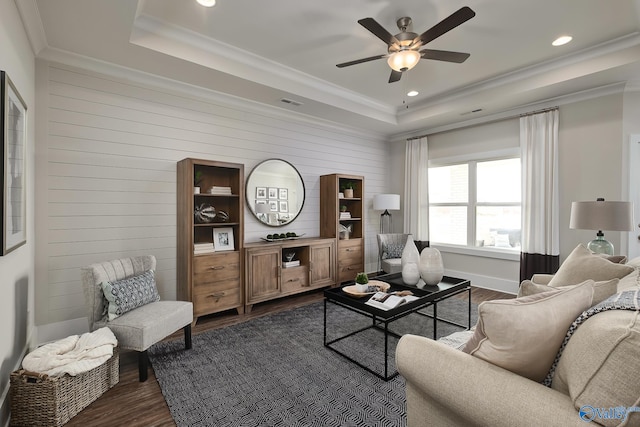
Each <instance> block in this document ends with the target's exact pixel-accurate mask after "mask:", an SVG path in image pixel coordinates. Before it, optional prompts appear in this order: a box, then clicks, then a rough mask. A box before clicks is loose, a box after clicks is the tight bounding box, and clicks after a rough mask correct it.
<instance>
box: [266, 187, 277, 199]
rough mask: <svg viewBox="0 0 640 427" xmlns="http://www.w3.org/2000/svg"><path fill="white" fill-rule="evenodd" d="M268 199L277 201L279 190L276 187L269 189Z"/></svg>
mask: <svg viewBox="0 0 640 427" xmlns="http://www.w3.org/2000/svg"><path fill="white" fill-rule="evenodd" d="M267 194H268V195H267V197H268V198H269V199H277V198H278V189H277V188H275V187H269V189H268V193H267Z"/></svg>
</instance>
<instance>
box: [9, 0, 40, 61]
mask: <svg viewBox="0 0 640 427" xmlns="http://www.w3.org/2000/svg"><path fill="white" fill-rule="evenodd" d="M14 3H15V4H16V7H17V8H18V13H19V14H20V19H21V20H22V25H23V26H24V29H25V32H26V33H27V38H28V39H29V44H31V50H32V51H33V54H34V55H35V56H38V54H39V53H40V52H41V51H42V50H43V49H45V48H46V47H47V46H48V44H47V36H46V34H45V32H44V26H43V25H42V19H41V18H40V12H39V11H38V5H37V3H36V0H14Z"/></svg>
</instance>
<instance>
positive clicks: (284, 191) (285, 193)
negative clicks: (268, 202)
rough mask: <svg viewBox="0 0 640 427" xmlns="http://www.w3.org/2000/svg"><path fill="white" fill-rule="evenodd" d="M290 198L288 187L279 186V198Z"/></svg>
mask: <svg viewBox="0 0 640 427" xmlns="http://www.w3.org/2000/svg"><path fill="white" fill-rule="evenodd" d="M288 198H289V189H287V188H279V189H278V199H280V200H287V199H288Z"/></svg>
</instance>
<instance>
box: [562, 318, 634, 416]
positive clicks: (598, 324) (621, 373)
mask: <svg viewBox="0 0 640 427" xmlns="http://www.w3.org/2000/svg"><path fill="white" fill-rule="evenodd" d="M639 351H640V314H639V312H638V311H631V310H610V311H604V312H601V313H598V314H596V315H594V316H592V317H590V318H589V319H587V320H586V321H585V322H584V323H583V324H582V325H580V326H579V327H578V328H577V329H576V331H575V333H574V334H573V336H572V337H571V339H570V340H569V342H568V343H567V345H566V347H565V349H564V351H563V353H562V357H561V358H560V360H559V362H558V366H557V367H556V372H555V375H554V377H553V382H552V384H551V388H553V389H555V390H558V391H560V392H562V393H564V394H568V395H569V397H570V398H571V400H572V402H573V403H574V405H575V407H576V409H578V410H579V409H580V408H581V407H583V406H584V405H589V406H591V407H593V408H615V407H620V406H622V407H625V408H628V407H631V406H634V405H636V406H637V404H638V399H639V398H640V381H638V377H637V373H638V372H640V357H639V356H638V354H639ZM637 415H640V414H634V416H637ZM597 421H598V422H599V423H601V424H603V425H606V426H609V425H618V424H619V423H620V421H621V420H615V419H610V420H607V419H602V418H598V419H597ZM629 425H637V424H629Z"/></svg>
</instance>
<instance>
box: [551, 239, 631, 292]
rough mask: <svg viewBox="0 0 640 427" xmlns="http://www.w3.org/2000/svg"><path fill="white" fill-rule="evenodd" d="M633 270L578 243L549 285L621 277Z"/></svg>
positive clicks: (555, 285)
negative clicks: (595, 253)
mask: <svg viewBox="0 0 640 427" xmlns="http://www.w3.org/2000/svg"><path fill="white" fill-rule="evenodd" d="M632 271H633V267H630V266H628V265H625V264H616V263H613V262H611V261H609V260H607V259H606V258H603V257H600V256H597V255H594V254H593V253H592V252H591V251H590V250H589V249H587V248H586V247H585V246H584V245H582V244H581V245H578V246H577V247H576V248H575V249H574V250H573V252H571V254H570V255H569V256H568V257H567V259H566V260H565V261H564V262H563V263H562V265H561V266H560V268H559V269H558V271H557V272H556V274H555V275H554V276H553V278H552V279H551V281H550V282H549V286H553V287H558V286H566V285H576V284H578V283H582V282H584V281H585V280H589V279H591V280H594V281H596V282H598V281H603V280H611V279H621V278H623V277H624V276H626V275H627V274H629V273H631V272H632Z"/></svg>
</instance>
